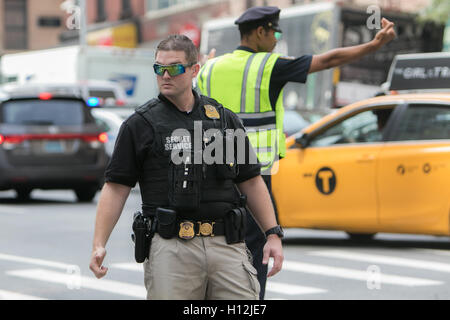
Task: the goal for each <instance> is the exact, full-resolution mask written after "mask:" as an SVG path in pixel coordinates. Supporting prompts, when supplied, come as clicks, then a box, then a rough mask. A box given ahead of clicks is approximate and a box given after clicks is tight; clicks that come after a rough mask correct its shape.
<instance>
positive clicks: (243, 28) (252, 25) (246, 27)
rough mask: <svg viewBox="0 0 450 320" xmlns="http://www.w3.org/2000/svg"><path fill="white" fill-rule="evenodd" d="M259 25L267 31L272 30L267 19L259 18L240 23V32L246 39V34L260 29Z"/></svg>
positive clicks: (242, 37)
mask: <svg viewBox="0 0 450 320" xmlns="http://www.w3.org/2000/svg"><path fill="white" fill-rule="evenodd" d="M258 27H263V28H264V30H265V31H266V32H268V31H269V30H270V28H269V27H268V26H267V22H266V21H265V20H258V21H252V22H248V23H243V24H240V25H239V32H240V34H241V39H244V38H245V37H246V36H249V35H250V34H251V33H252V32H253V30H256V29H258Z"/></svg>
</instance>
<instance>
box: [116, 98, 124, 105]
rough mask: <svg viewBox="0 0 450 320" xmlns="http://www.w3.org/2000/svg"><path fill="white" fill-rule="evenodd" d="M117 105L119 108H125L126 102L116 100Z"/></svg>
mask: <svg viewBox="0 0 450 320" xmlns="http://www.w3.org/2000/svg"><path fill="white" fill-rule="evenodd" d="M116 105H117V106H124V105H125V101H123V100H122V99H117V100H116Z"/></svg>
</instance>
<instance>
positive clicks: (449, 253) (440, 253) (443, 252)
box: [414, 249, 450, 256]
mask: <svg viewBox="0 0 450 320" xmlns="http://www.w3.org/2000/svg"><path fill="white" fill-rule="evenodd" d="M414 251H419V252H426V253H432V254H436V255H438V256H450V251H449V250H443V249H415V250H414Z"/></svg>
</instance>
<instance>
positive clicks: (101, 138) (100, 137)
mask: <svg viewBox="0 0 450 320" xmlns="http://www.w3.org/2000/svg"><path fill="white" fill-rule="evenodd" d="M98 141H100V142H103V143H106V142H108V134H107V133H106V132H102V133H100V134H99V135H98Z"/></svg>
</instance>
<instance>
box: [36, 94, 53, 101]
mask: <svg viewBox="0 0 450 320" xmlns="http://www.w3.org/2000/svg"><path fill="white" fill-rule="evenodd" d="M51 98H52V94H51V93H50V92H41V93H40V94H39V99H41V100H50V99H51Z"/></svg>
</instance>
